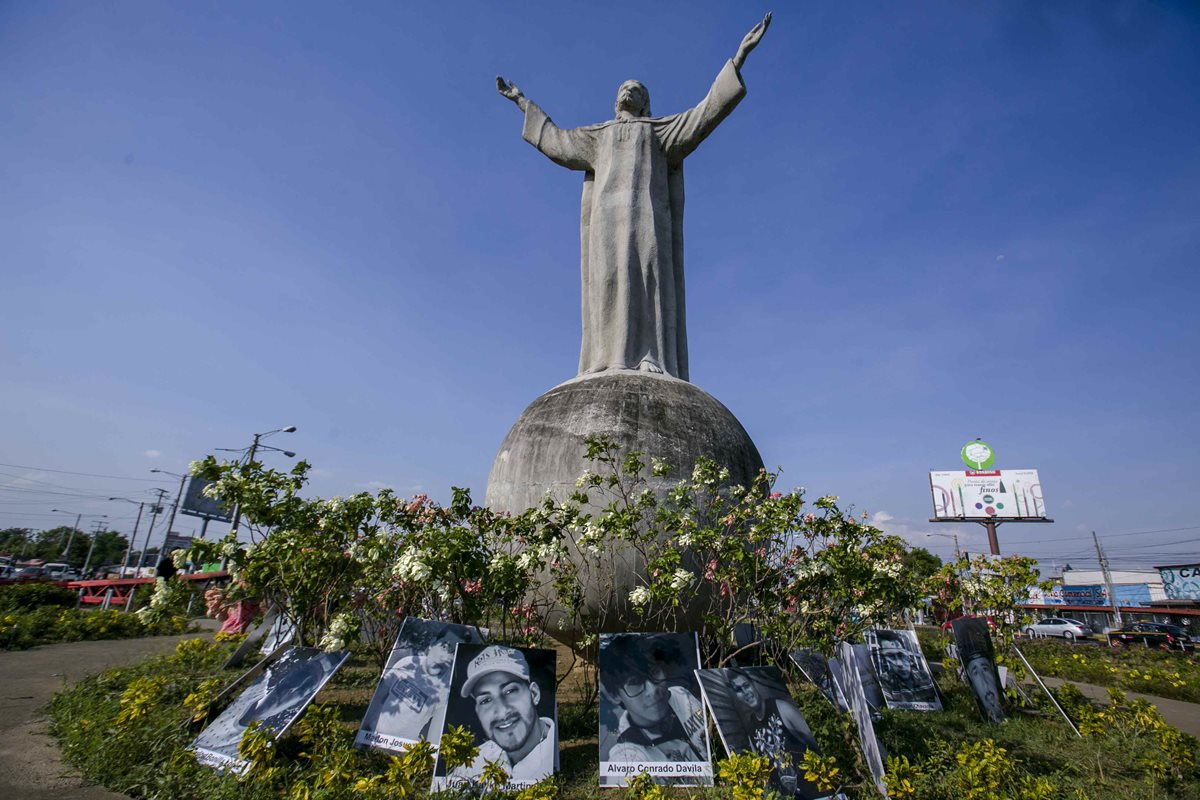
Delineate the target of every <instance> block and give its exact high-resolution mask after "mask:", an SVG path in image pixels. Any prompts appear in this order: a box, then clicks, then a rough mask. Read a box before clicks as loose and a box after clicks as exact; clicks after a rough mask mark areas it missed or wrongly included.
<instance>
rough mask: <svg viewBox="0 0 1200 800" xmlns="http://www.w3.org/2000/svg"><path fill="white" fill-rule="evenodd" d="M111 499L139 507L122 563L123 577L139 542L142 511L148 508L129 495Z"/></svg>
mask: <svg viewBox="0 0 1200 800" xmlns="http://www.w3.org/2000/svg"><path fill="white" fill-rule="evenodd" d="M108 499H109V500H124V501H125V502H126V503H133V504H134V505H136V506H137V507H138V515H137V521H136V522H134V523H133V535H132V536H130V537H129V546H128V547H126V548H125V559H124V561H123V562H122V563H121V577H122V578H124V577H125V570H127V569H129V559H130V558H132V557H133V547H134V545H136V544H137V532H138V526H139V525H141V524H142V511H143V510H144V509H145V508H146V504H145V503H142V502H139V501H137V500H130V499H129V498H128V497H110V498H108Z"/></svg>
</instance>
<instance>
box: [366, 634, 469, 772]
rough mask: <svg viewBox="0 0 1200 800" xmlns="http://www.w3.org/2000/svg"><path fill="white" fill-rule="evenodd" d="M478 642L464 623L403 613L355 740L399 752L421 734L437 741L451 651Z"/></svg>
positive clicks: (446, 696)
mask: <svg viewBox="0 0 1200 800" xmlns="http://www.w3.org/2000/svg"><path fill="white" fill-rule="evenodd" d="M461 643H465V644H483V639H482V638H481V637H480V635H479V631H478V630H476V629H475V628H473V627H471V626H469V625H454V624H452V623H449V622H434V621H431V620H427V619H418V618H416V617H407V618H406V619H405V620H404V622H403V623H402V624H401V626H400V632H399V634H397V636H396V643H395V644H394V645H393V646H392V652H391V655H389V656H388V660H387V665H386V666H385V667H384V668H383V675H382V676H381V677H380V678H379V685H378V686H377V687H375V695H374V696H373V697H372V698H371V704H370V705H369V706H367V713H366V714H365V715H364V716H363V720H362V724H361V725H360V726H359V728H358V734H357V735H356V736H355V738H354V744H355V745H356V746H359V747H376V748H379V749H380V750H387V751H390V752H393V753H399V752H400V751H401V750H403V749H404V746H405V745H407V744H411V743H413V742H416V741H420V740H421V739H424V740H426V741H428V742H429V743H430V744H432V745H433V746H434V747H437V743H438V741H439V740H440V739H441V735H442V720H443V719H444V718H445V715H446V704H447V701H448V700H449V699H450V677H451V673H452V672H453V671H454V651H455V648H457V647H458V645H459V644H461Z"/></svg>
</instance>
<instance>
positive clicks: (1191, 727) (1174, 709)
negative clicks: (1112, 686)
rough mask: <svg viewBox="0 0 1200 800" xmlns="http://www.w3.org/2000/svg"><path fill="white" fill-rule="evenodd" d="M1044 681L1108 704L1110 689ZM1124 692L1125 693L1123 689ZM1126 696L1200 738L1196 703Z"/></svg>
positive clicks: (1030, 688)
mask: <svg viewBox="0 0 1200 800" xmlns="http://www.w3.org/2000/svg"><path fill="white" fill-rule="evenodd" d="M1041 678H1042V680H1043V681H1045V682H1046V685H1047V686H1049V687H1050V688H1051V689H1055V688H1058V687H1059V686H1062V685H1063V684H1064V683H1073V684H1075V685H1076V686H1077V687H1079V691H1081V692H1083V693H1084V695H1086V696H1087V697H1090V698H1091V699H1093V700H1098V701H1099V702H1101V703H1104V704H1105V705H1107V704H1108V689H1107V687H1104V686H1093V685H1091V684H1090V683H1079V682H1078V681H1066V680H1063V679H1062V678H1051V677H1050V676H1049V675H1042V676H1041ZM1025 689H1026V691H1030V692H1041V690H1040V689H1039V688H1038V687H1037V686H1036V684H1033V683H1027V684H1025ZM1122 691H1125V690H1124V689H1122ZM1125 694H1126V695H1127V696H1129V697H1140V698H1141V699H1143V700H1148V701H1149V702H1151V703H1153V704H1154V705H1155V707H1157V708H1158V710H1159V713H1161V714H1162V715H1163V719H1165V720H1166V721H1167V723H1168V724H1170V725H1173V726H1174V727H1176V728H1179V730H1181V731H1183V732H1184V733H1190V734H1191V735H1192V736H1197V737H1200V705H1197V704H1196V703H1187V702H1184V701H1183V700H1171V699H1169V698H1166V697H1155V696H1154V695H1150V694H1138V693H1137V692H1128V691H1126V692H1125Z"/></svg>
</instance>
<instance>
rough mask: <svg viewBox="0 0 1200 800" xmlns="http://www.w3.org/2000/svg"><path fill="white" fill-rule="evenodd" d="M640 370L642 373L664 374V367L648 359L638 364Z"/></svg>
mask: <svg viewBox="0 0 1200 800" xmlns="http://www.w3.org/2000/svg"><path fill="white" fill-rule="evenodd" d="M638 369H639V370H641V371H642V372H653V373H656V374H658V375H661V374H662V367H660V366H659V365H658V364H655V363H654V362H653V361H651V360H650V359H648V358H643V359H642V363H640V364H638Z"/></svg>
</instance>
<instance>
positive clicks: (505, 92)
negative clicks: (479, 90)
mask: <svg viewBox="0 0 1200 800" xmlns="http://www.w3.org/2000/svg"><path fill="white" fill-rule="evenodd" d="M496 91H497V92H499V93H500V94H501V95H502V96H503V97H507V98H508V99H509V100H512V101H513V102H514V103H516V104H517V108H519V109H521V110H522V111H524V110H525V107H526V105H528V103H529V101H528V100H526V99H525V95H524V94H523V93H522V92H521V90H520V89H518V88H517V85H516V84H515V83H512V82H510V81H506V80H504V78H501V77H500V76H499V75H497V76H496Z"/></svg>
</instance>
